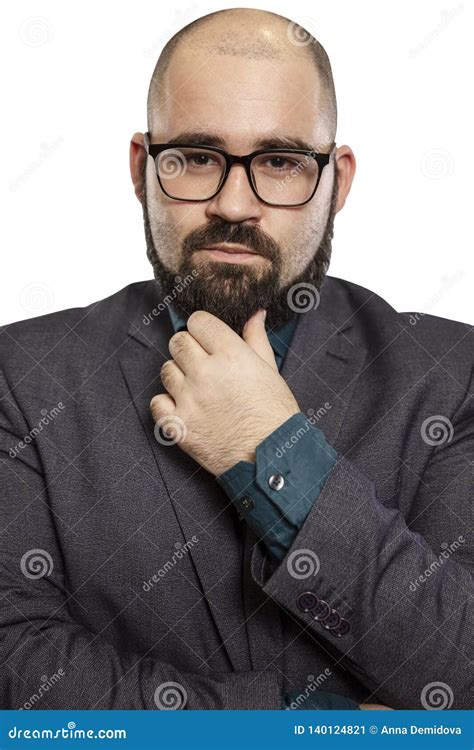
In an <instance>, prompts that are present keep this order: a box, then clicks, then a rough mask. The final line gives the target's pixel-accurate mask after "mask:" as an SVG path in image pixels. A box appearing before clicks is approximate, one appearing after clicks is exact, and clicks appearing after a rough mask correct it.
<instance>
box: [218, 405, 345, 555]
mask: <svg viewBox="0 0 474 750" xmlns="http://www.w3.org/2000/svg"><path fill="white" fill-rule="evenodd" d="M336 459H337V452H336V451H335V449H334V448H333V447H332V446H331V445H329V443H328V442H327V441H326V438H325V437H324V434H323V432H322V431H321V430H320V429H319V428H318V427H316V426H315V425H313V424H312V422H311V420H310V419H309V418H307V417H306V416H305V415H304V414H303V412H298V413H297V414H293V415H292V416H291V417H289V418H288V419H287V420H286V421H285V422H283V424H281V425H280V426H279V427H278V428H277V429H276V430H274V432H272V433H271V435H269V436H268V437H266V438H265V439H264V440H263V441H262V442H261V443H259V444H258V445H257V448H256V461H255V463H253V462H251V461H238V462H237V463H236V464H234V466H232V467H231V468H230V469H228V470H227V471H226V472H224V473H223V474H221V475H220V476H218V477H216V481H217V482H218V483H219V484H220V485H221V487H222V488H223V489H224V491H225V493H226V494H227V496H228V497H229V498H230V500H231V501H232V503H233V505H234V506H235V507H236V509H237V511H238V513H239V516H240V517H241V518H245V520H246V522H247V523H248V524H249V526H250V527H251V528H252V529H253V531H254V532H255V533H256V535H257V536H258V537H259V538H260V539H262V540H263V542H264V543H265V545H266V546H267V549H268V550H269V551H270V552H271V553H272V554H273V556H274V557H276V558H277V559H278V560H282V559H283V557H284V556H285V554H286V552H287V551H288V549H289V547H290V546H291V544H292V542H293V539H294V538H295V536H296V534H297V533H298V530H299V529H300V527H301V526H302V524H303V522H304V521H305V519H306V517H307V515H308V513H309V512H310V510H311V508H312V507H313V503H314V502H315V500H316V498H317V497H318V495H319V493H320V492H321V490H322V488H323V486H324V483H325V481H326V479H327V476H328V474H329V472H330V471H331V469H332V467H333V465H334V464H335V462H336Z"/></svg>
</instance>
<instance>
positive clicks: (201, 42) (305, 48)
mask: <svg viewBox="0 0 474 750" xmlns="http://www.w3.org/2000/svg"><path fill="white" fill-rule="evenodd" d="M179 58H181V59H183V58H184V59H187V60H188V61H189V60H191V61H193V60H194V61H195V68H194V73H195V85H196V86H198V85H199V69H200V67H202V66H204V65H210V66H212V68H213V69H214V71H215V74H216V76H218V75H219V62H220V61H221V60H223V59H224V58H225V59H229V58H236V59H237V60H238V59H239V58H240V59H245V60H249V61H255V63H258V62H261V61H266V62H268V63H270V64H271V65H272V67H273V69H274V72H275V75H279V74H280V71H282V70H285V64H288V63H289V62H294V63H296V64H297V65H299V67H300V68H301V75H302V78H303V79H304V78H305V74H304V70H305V66H308V64H310V65H311V67H312V69H313V70H314V71H315V73H316V76H315V79H314V85H313V83H312V81H311V78H310V76H306V80H307V81H308V86H307V90H305V91H302V95H303V96H314V97H315V99H316V100H317V112H318V117H319V120H320V124H319V132H320V133H321V138H320V141H321V142H324V143H326V142H327V147H328V148H330V147H331V145H332V144H333V143H334V141H335V137H336V127H337V105H336V95H335V90H334V82H333V77H332V71H331V65H330V62H329V58H328V56H327V54H326V51H325V50H324V48H323V47H322V45H321V44H320V43H319V42H318V41H317V40H316V39H315V38H314V37H313V36H312V35H311V34H310V33H309V32H308V31H307V30H306V29H304V28H303V27H301V26H298V25H297V24H296V23H294V22H293V21H291V20H290V19H288V18H285V17H284V16H280V15H277V14H276V13H270V12H268V11H262V10H254V9H252V8H232V9H227V10H221V11H217V12H216V13H210V14H209V15H207V16H202V17H201V18H198V19H196V20H195V21H193V22H192V23H190V24H188V25H187V26H185V27H184V28H182V29H181V30H180V31H178V32H177V33H176V34H175V35H174V36H173V37H172V38H171V39H170V40H169V41H168V42H167V44H166V45H165V47H164V48H163V51H162V52H161V55H160V57H159V59H158V61H157V63H156V66H155V69H154V71H153V75H152V78H151V81H150V86H149V90H148V100H147V116H148V130H149V131H150V132H152V133H153V132H154V130H155V129H156V126H157V123H158V120H159V113H160V108H161V107H162V106H163V103H164V101H165V100H166V98H167V96H168V95H169V93H170V92H169V89H170V68H171V67H172V66H173V64H174V65H176V64H178V60H179ZM286 82H287V85H288V86H292V85H293V81H292V80H288V79H287V81H286Z"/></svg>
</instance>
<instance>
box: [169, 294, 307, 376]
mask: <svg viewBox="0 0 474 750" xmlns="http://www.w3.org/2000/svg"><path fill="white" fill-rule="evenodd" d="M168 310H169V313H170V318H171V322H172V324H173V328H174V332H175V333H177V332H178V331H186V330H187V326H186V320H185V318H183V317H181V315H179V313H178V312H177V311H176V310H175V308H174V307H173V306H172V305H171V304H169V305H168ZM296 321H297V315H296V313H295V314H294V316H293V318H292V319H291V320H289V321H287V322H286V323H284V324H283V325H282V326H280V327H279V328H275V329H274V330H272V331H269V330H268V328H266V326H265V328H266V331H267V334H268V340H269V342H270V344H271V347H272V349H273V351H274V352H275V355H276V360H277V364H278V367H279V368H280V366H281V364H282V363H283V359H284V358H285V354H286V352H287V351H288V348H289V346H290V343H291V339H292V337H293V333H294V330H295V327H296Z"/></svg>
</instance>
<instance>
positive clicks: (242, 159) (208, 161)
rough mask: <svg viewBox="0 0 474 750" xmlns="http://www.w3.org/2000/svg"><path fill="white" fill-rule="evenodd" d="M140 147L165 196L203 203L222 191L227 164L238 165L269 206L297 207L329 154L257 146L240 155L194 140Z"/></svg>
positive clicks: (315, 183)
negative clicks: (147, 157)
mask: <svg viewBox="0 0 474 750" xmlns="http://www.w3.org/2000/svg"><path fill="white" fill-rule="evenodd" d="M145 150H146V152H147V154H148V155H149V156H152V157H153V159H154V161H155V167H156V176H157V178H158V182H159V184H160V187H161V189H162V191H163V192H164V193H165V195H167V196H168V198H172V199H173V200H178V201H191V202H195V203H197V202H199V201H208V200H211V198H214V197H215V196H216V195H217V193H218V192H219V191H220V190H222V188H223V186H224V184H225V181H226V179H227V177H228V175H229V172H230V169H231V167H232V165H233V164H243V165H244V167H245V172H246V174H247V178H248V181H249V183H250V186H251V188H252V190H253V192H254V193H255V195H256V196H257V198H259V199H260V200H261V201H262V202H263V203H266V204H267V205H269V206H280V207H284V206H303V205H304V204H305V203H308V201H310V200H311V198H312V197H313V196H314V194H315V192H316V190H317V187H318V185H319V181H320V179H321V174H322V171H323V169H324V167H325V166H326V165H327V164H328V163H329V160H330V157H331V155H332V153H333V152H334V150H335V146H334V148H333V150H332V151H331V153H330V154H321V153H317V152H316V151H306V150H304V149H293V148H290V149H284V150H283V149H276V148H271V149H262V150H259V151H253V152H252V153H251V154H246V155H245V156H236V155H235V154H228V153H227V152H226V151H223V150H222V149H221V148H216V147H212V146H201V145H196V144H186V143H180V144H173V143H150V133H148V132H147V133H145Z"/></svg>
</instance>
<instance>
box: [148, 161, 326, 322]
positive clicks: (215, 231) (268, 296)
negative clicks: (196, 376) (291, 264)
mask: <svg viewBox="0 0 474 750" xmlns="http://www.w3.org/2000/svg"><path fill="white" fill-rule="evenodd" d="M145 168H146V160H145ZM337 193H338V185H337V178H336V177H334V180H333V188H332V195H331V204H330V210H329V214H328V218H327V221H326V226H325V228H324V233H323V236H322V239H321V241H320V243H319V246H318V247H317V248H316V251H315V253H314V256H313V257H312V258H311V260H310V261H309V263H308V264H307V265H306V267H305V268H304V269H303V270H302V271H301V272H300V273H299V274H298V275H297V276H296V277H295V278H293V279H292V281H291V282H290V283H289V284H285V285H283V286H282V285H281V282H280V278H281V270H282V262H283V258H284V251H283V249H282V247H281V246H280V245H279V244H278V243H277V242H275V241H274V240H273V239H272V238H271V237H270V236H269V235H268V234H266V233H265V232H263V231H262V230H261V229H260V228H259V227H257V226H255V225H253V224H246V223H244V222H238V223H231V222H228V221H225V220H224V219H221V218H219V217H216V218H214V219H212V220H211V221H209V222H208V223H207V224H206V225H204V226H202V227H200V228H199V229H196V230H194V231H193V232H190V234H188V235H187V236H186V238H185V239H184V241H183V243H182V259H181V262H180V266H179V269H178V270H177V271H175V272H172V271H170V270H169V269H168V268H166V267H165V265H164V264H163V262H162V260H161V259H160V255H159V247H158V249H157V247H155V242H154V240H153V236H152V232H151V226H150V216H149V212H148V205H147V191H146V177H145V169H144V171H143V188H142V194H141V201H142V208H143V222H144V226H145V238H146V244H147V257H148V260H149V261H150V263H151V265H152V267H153V273H154V276H155V279H156V280H157V282H158V285H159V287H160V291H161V293H162V295H163V297H167V296H168V295H170V299H172V300H173V308H175V310H176V312H177V313H178V314H179V315H180V316H181V317H183V318H185V319H186V318H188V317H189V315H191V313H193V312H194V311H195V310H206V311H207V312H209V313H212V315H215V316H216V317H218V318H220V319H221V320H222V321H223V322H224V323H226V324H227V325H228V326H230V328H232V329H233V330H234V331H235V332H236V333H237V334H238V335H239V336H240V335H241V333H242V329H243V327H244V325H245V323H246V321H247V320H248V319H249V318H250V317H251V316H252V315H253V314H254V313H255V312H256V311H257V310H258V309H259V308H265V309H266V310H267V317H266V320H265V325H266V327H267V329H270V330H273V329H276V328H279V327H280V326H282V325H284V324H285V323H286V322H288V321H289V320H291V319H293V318H294V317H295V314H296V313H297V312H298V302H296V301H295V300H301V299H302V298H303V297H306V298H308V299H309V302H310V304H311V301H312V300H314V304H313V305H312V306H313V307H314V306H316V304H317V300H318V299H319V292H320V290H321V286H322V284H323V281H324V278H325V276H326V273H327V271H328V268H329V263H330V260H331V248H332V238H333V233H334V217H335V215H336V204H337ZM159 230H160V228H159ZM162 230H163V231H162V233H161V236H160V243H161V244H162V246H163V247H166V248H167V249H169V248H170V244H171V243H172V245H173V246H176V243H177V240H176V237H175V236H174V234H173V232H172V231H167V227H166V226H165V225H163V227H162ZM312 234H316V230H314V231H313V232H312ZM297 241H298V238H296V242H297ZM309 241H311V236H310V238H309ZM226 242H232V243H237V244H239V245H244V246H247V247H249V248H250V249H251V250H253V251H254V252H256V253H259V254H260V255H262V256H263V257H264V258H268V260H269V261H270V263H265V268H264V269H263V270H262V269H261V268H256V266H257V263H258V265H259V266H260V265H263V264H260V262H259V261H256V262H255V263H254V262H253V261H251V262H250V263H248V264H247V263H245V262H244V263H226V262H224V261H222V262H221V261H218V260H215V259H214V260H208V259H204V260H203V258H202V256H201V255H200V253H195V254H194V258H193V253H194V251H195V250H200V249H202V248H204V247H207V246H209V245H214V244H222V243H226ZM307 242H308V236H307V233H306V234H304V236H303V235H302V236H301V238H300V243H301V244H302V245H303V246H306V243H307ZM196 258H198V259H199V260H197V261H196ZM186 278H192V281H191V282H190V283H189V284H185V285H184V286H183V285H182V284H181V280H182V279H186ZM178 285H179V291H177V286H178ZM307 309H308V307H307V306H306V307H305V310H307ZM305 310H300V312H301V311H305Z"/></svg>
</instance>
